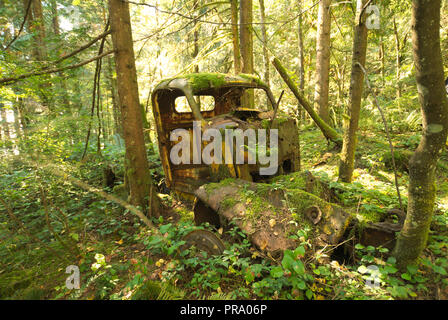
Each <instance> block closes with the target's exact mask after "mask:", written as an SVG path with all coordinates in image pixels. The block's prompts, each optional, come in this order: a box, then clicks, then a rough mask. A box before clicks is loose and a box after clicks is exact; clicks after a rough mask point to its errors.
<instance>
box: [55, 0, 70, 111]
mask: <svg viewBox="0 0 448 320" xmlns="http://www.w3.org/2000/svg"><path fill="white" fill-rule="evenodd" d="M51 13H52V22H53V33H54V34H55V35H56V36H60V34H61V30H60V28H59V17H58V5H57V3H56V0H51ZM58 55H59V58H61V57H62V53H61V52H59V54H58ZM58 76H59V77H60V78H61V90H62V103H63V104H64V106H65V107H66V108H67V111H68V112H69V113H70V114H72V110H71V106H70V99H69V98H68V93H67V91H68V90H67V82H66V81H65V78H64V74H63V73H62V72H60V73H58Z"/></svg>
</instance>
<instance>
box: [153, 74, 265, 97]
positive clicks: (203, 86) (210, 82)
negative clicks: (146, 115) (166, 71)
mask: <svg viewBox="0 0 448 320" xmlns="http://www.w3.org/2000/svg"><path fill="white" fill-rule="evenodd" d="M236 86H238V87H246V88H267V85H266V84H265V83H264V82H263V81H261V80H260V79H259V78H258V77H256V76H253V75H249V74H239V75H237V76H231V75H227V74H224V73H191V74H186V75H182V76H178V77H174V78H170V79H166V80H163V81H161V82H160V83H159V84H158V85H157V86H156V87H155V88H154V92H157V91H158V90H172V89H179V90H182V91H189V90H191V92H192V93H193V94H198V93H200V92H201V91H205V90H209V89H217V88H224V87H236Z"/></svg>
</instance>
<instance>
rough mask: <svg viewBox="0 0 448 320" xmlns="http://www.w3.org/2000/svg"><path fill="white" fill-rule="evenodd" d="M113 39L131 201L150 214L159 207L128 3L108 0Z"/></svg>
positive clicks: (154, 212)
mask: <svg viewBox="0 0 448 320" xmlns="http://www.w3.org/2000/svg"><path fill="white" fill-rule="evenodd" d="M109 17H110V25H111V31H112V42H113V46H114V50H115V68H116V71H117V83H118V97H119V100H120V108H121V116H122V121H123V122H122V123H123V138H124V141H125V145H126V166H125V167H126V168H127V172H126V174H127V176H128V182H129V187H130V201H131V203H132V204H133V205H136V206H140V207H141V208H142V209H143V210H144V211H147V210H149V212H150V214H151V213H152V214H157V211H155V210H156V209H157V208H158V207H159V203H158V200H157V199H158V198H157V196H156V191H155V190H153V189H154V188H153V186H152V181H151V180H152V179H151V176H150V172H149V166H148V159H147V155H146V148H145V142H144V136H143V121H142V110H141V107H140V103H139V93H138V84H137V72H136V68H135V58H134V49H133V41H132V31H131V21H130V15H129V3H127V2H124V1H121V0H109Z"/></svg>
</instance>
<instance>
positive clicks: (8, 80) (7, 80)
mask: <svg viewBox="0 0 448 320" xmlns="http://www.w3.org/2000/svg"><path fill="white" fill-rule="evenodd" d="M112 53H114V50H110V51H107V52H105V53H103V54H100V55H99V56H96V57H93V58H91V59H88V60H85V61H83V62H80V63H77V64H74V65H71V66H67V67H63V68H53V69H46V70H41V71H35V72H30V73H25V74H22V75H20V76H17V77H10V78H2V79H0V84H7V85H9V84H13V83H16V82H17V81H19V80H22V79H25V78H30V77H35V76H40V75H43V74H49V73H56V72H61V71H65V70H70V69H75V68H79V67H82V66H84V65H86V64H88V63H90V62H93V61H96V60H98V59H101V58H103V57H105V56H107V55H109V54H112Z"/></svg>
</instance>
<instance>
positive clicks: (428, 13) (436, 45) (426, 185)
mask: <svg viewBox="0 0 448 320" xmlns="http://www.w3.org/2000/svg"><path fill="white" fill-rule="evenodd" d="M440 5H441V1H440V0H414V1H413V21H412V26H413V34H412V40H413V51H414V62H415V69H416V78H417V88H418V93H419V100H420V104H421V109H422V114H423V136H422V139H421V141H420V144H419V146H418V147H417V150H416V151H415V153H414V155H413V156H412V158H411V160H410V163H409V199H408V210H407V215H406V220H405V222H404V226H403V229H402V231H401V233H400V235H399V237H398V241H397V244H396V247H395V250H394V256H395V257H396V258H397V261H398V264H399V266H401V267H405V266H406V265H407V264H409V263H413V262H414V261H415V260H416V259H417V258H418V257H419V255H420V254H421V253H422V251H423V249H424V248H425V246H426V241H427V237H428V232H429V227H430V223H431V219H432V215H433V210H434V201H435V191H436V187H435V177H434V176H435V169H436V165H437V161H438V159H439V156H440V153H441V152H442V149H443V148H444V144H445V142H446V139H447V135H448V99H447V96H446V91H445V87H444V75H443V63H442V53H441V47H440V33H439V32H440V30H439V27H440Z"/></svg>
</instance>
